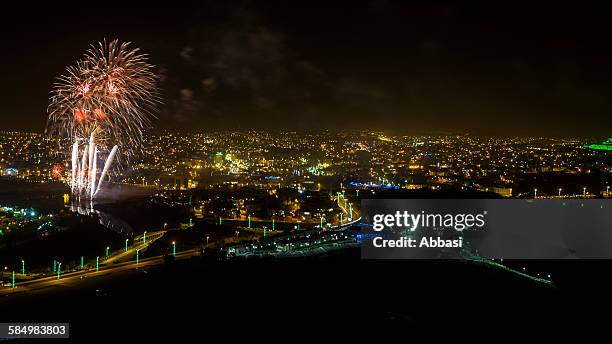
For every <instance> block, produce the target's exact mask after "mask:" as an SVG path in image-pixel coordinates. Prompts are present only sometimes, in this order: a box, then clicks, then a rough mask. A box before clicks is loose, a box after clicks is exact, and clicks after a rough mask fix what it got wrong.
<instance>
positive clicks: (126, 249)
mask: <svg viewBox="0 0 612 344" xmlns="http://www.w3.org/2000/svg"><path fill="white" fill-rule="evenodd" d="M127 247H128V239H125V252H127V251H128V248H127Z"/></svg>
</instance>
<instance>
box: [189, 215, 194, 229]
mask: <svg viewBox="0 0 612 344" xmlns="http://www.w3.org/2000/svg"><path fill="white" fill-rule="evenodd" d="M191 226H193V218H191V217H190V218H189V227H191Z"/></svg>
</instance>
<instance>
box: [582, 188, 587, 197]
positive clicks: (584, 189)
mask: <svg viewBox="0 0 612 344" xmlns="http://www.w3.org/2000/svg"><path fill="white" fill-rule="evenodd" d="M586 189H587V188H586V187H583V188H582V196H586Z"/></svg>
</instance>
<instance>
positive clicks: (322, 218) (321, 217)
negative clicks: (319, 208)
mask: <svg viewBox="0 0 612 344" xmlns="http://www.w3.org/2000/svg"><path fill="white" fill-rule="evenodd" d="M320 227H321V228H323V216H321V225H320Z"/></svg>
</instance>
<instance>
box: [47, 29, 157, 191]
mask: <svg viewBox="0 0 612 344" xmlns="http://www.w3.org/2000/svg"><path fill="white" fill-rule="evenodd" d="M153 68H154V66H153V65H151V64H149V63H148V59H147V55H145V54H141V53H140V51H139V49H138V48H131V47H130V43H119V42H118V41H117V40H113V41H110V42H107V41H106V40H105V41H103V42H99V43H98V44H97V45H92V46H91V48H90V49H89V50H87V52H86V53H85V54H84V55H83V57H82V58H81V60H79V61H77V63H76V64H75V65H73V66H69V67H67V68H66V73H65V74H63V75H61V76H60V77H58V78H57V82H56V83H55V84H54V86H53V89H52V91H51V103H50V105H49V107H48V115H49V117H48V121H47V134H49V135H52V136H60V137H63V138H67V139H68V140H69V142H71V144H72V150H71V153H72V163H73V167H72V176H71V187H72V188H73V191H75V190H77V192H79V193H83V191H91V194H90V195H91V196H92V197H93V194H94V193H95V192H97V190H98V189H99V182H98V185H97V186H96V185H89V183H91V179H93V183H94V184H95V177H96V174H97V172H98V171H97V170H96V169H95V168H94V169H93V170H92V168H93V167H94V166H96V164H97V161H96V160H97V159H98V157H100V158H102V157H106V160H107V161H106V163H105V164H104V170H103V171H102V174H101V177H102V178H103V177H104V176H105V175H106V174H107V172H108V171H107V169H108V167H109V165H110V164H111V163H112V160H113V159H116V160H119V161H121V162H123V163H127V162H129V160H130V158H131V157H132V156H133V155H134V154H136V153H138V152H139V151H140V150H141V149H142V141H143V131H144V129H145V128H147V127H148V126H149V125H150V122H151V119H152V118H153V111H154V109H155V107H156V105H157V104H158V103H159V96H158V89H157V87H156V83H157V79H158V77H157V76H156V75H155V73H154V72H153ZM75 155H76V156H75ZM79 158H80V159H79ZM109 159H110V161H108V160H109ZM79 160H81V161H79ZM88 178H89V179H88Z"/></svg>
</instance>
